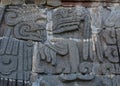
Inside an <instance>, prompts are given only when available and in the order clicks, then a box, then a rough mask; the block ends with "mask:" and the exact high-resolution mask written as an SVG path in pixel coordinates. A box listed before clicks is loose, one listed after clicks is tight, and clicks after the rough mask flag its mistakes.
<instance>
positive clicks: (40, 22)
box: [5, 5, 46, 42]
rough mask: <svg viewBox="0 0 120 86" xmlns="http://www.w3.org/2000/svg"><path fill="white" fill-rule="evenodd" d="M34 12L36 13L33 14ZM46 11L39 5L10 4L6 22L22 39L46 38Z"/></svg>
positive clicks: (17, 36)
mask: <svg viewBox="0 0 120 86" xmlns="http://www.w3.org/2000/svg"><path fill="white" fill-rule="evenodd" d="M33 13H34V14H33ZM43 14H44V12H42V10H40V9H38V7H37V6H34V5H30V6H8V9H7V12H6V14H5V24H7V26H8V27H12V28H14V31H13V32H14V33H13V36H14V37H15V38H17V39H21V40H33V41H40V42H44V41H45V40H46V31H45V23H46V22H45V16H44V15H43Z"/></svg>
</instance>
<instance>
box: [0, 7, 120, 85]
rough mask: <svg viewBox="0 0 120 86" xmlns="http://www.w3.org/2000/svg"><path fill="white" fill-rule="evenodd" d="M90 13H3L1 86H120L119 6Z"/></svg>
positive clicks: (17, 9) (32, 9)
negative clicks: (35, 77) (33, 80)
mask: <svg viewBox="0 0 120 86" xmlns="http://www.w3.org/2000/svg"><path fill="white" fill-rule="evenodd" d="M91 9H92V10H90V9H88V8H84V7H78V6H77V7H71V8H67V7H66V8H65V7H61V8H56V9H44V8H43V9H42V8H40V7H38V6H36V5H19V6H11V5H8V6H7V7H5V8H2V9H1V8H0V10H2V11H1V13H0V33H1V34H0V86H4V85H5V86H7V85H10V86H26V85H28V86H31V83H32V81H30V79H31V77H32V75H33V74H36V75H37V79H35V80H36V81H35V82H34V83H33V86H79V85H82V86H89V85H91V86H119V74H120V65H119V62H120V60H119V59H120V58H119V53H120V52H119V51H120V47H119V44H120V42H119V13H120V11H119V7H115V8H112V7H109V8H104V7H99V8H97V9H96V8H91ZM3 10H5V11H3ZM48 10H49V11H51V13H52V17H51V18H52V19H51V20H49V19H48V20H47V17H46V15H47V14H46V12H48ZM108 13H109V14H108ZM107 14H108V15H107ZM115 14H116V16H114V15H115ZM49 21H51V22H52V31H51V33H52V36H53V37H52V38H51V39H47V37H48V36H49V34H48V32H49V31H48V30H47V29H46V24H47V23H48V22H49ZM49 28H50V27H49ZM32 78H34V77H32ZM107 82H108V83H107Z"/></svg>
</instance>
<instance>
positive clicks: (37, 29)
mask: <svg viewBox="0 0 120 86" xmlns="http://www.w3.org/2000/svg"><path fill="white" fill-rule="evenodd" d="M44 31H45V29H44V27H43V26H42V25H40V26H39V25H37V24H34V23H27V22H21V23H19V24H17V25H16V26H15V28H14V35H15V37H16V38H18V39H23V40H33V41H41V42H42V41H43V38H45V35H46V34H43V33H44Z"/></svg>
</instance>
